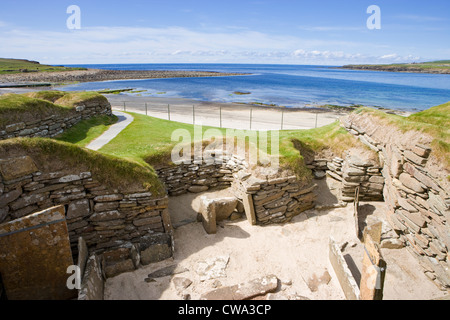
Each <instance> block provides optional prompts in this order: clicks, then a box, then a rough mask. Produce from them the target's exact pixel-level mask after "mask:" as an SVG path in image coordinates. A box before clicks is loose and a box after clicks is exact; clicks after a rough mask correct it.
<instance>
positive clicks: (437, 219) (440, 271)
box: [343, 114, 450, 288]
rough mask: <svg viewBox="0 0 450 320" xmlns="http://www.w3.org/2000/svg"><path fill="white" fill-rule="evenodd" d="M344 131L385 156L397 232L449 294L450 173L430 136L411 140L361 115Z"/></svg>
mask: <svg viewBox="0 0 450 320" xmlns="http://www.w3.org/2000/svg"><path fill="white" fill-rule="evenodd" d="M343 125H344V126H345V128H347V130H348V131H349V132H350V133H352V134H354V135H355V136H356V137H357V138H358V139H360V140H361V141H362V142H363V143H365V144H366V145H367V146H369V147H370V148H371V149H372V150H374V151H376V152H377V153H378V155H379V158H380V163H381V167H382V174H383V178H384V180H385V187H384V189H383V195H384V199H385V201H386V203H387V204H388V206H389V212H388V216H387V218H388V221H389V222H390V224H391V226H392V227H393V228H394V229H395V231H396V232H397V233H398V234H399V236H400V239H401V240H402V241H403V242H404V243H406V244H407V247H408V249H409V250H410V252H411V253H412V254H413V255H414V256H415V257H416V258H417V259H418V260H419V261H420V263H421V265H422V267H423V268H424V272H425V274H426V275H427V276H428V277H429V278H430V279H431V280H434V281H435V283H436V284H437V285H438V286H440V287H441V288H449V287H450V271H449V268H450V255H449V248H450V225H449V219H450V210H449V205H450V195H449V190H450V189H449V181H448V178H447V177H448V175H449V172H448V168H442V167H440V166H439V161H437V160H436V159H435V158H433V151H432V148H431V146H430V142H431V139H430V138H428V137H427V136H426V135H425V134H420V135H416V136H414V135H412V134H409V135H410V136H406V134H403V133H401V132H400V131H399V130H395V128H392V127H386V125H384V124H382V123H381V122H380V121H377V119H376V118H375V117H364V115H359V114H351V115H350V116H349V117H348V118H347V119H345V120H344V121H343Z"/></svg>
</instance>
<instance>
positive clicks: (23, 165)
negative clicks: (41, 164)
mask: <svg viewBox="0 0 450 320" xmlns="http://www.w3.org/2000/svg"><path fill="white" fill-rule="evenodd" d="M36 171H38V170H37V168H36V164H35V163H34V161H33V159H31V158H30V157H29V156H23V157H18V158H11V159H4V160H0V173H1V175H2V177H3V180H6V181H8V180H14V179H17V178H20V177H23V176H26V175H29V174H31V173H33V172H36Z"/></svg>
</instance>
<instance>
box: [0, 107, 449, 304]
mask: <svg viewBox="0 0 450 320" xmlns="http://www.w3.org/2000/svg"><path fill="white" fill-rule="evenodd" d="M47 121H48V120H47ZM25 125H26V126H28V125H31V124H25ZM343 125H344V127H345V128H347V129H348V130H349V132H350V133H352V134H354V135H355V136H356V137H357V138H358V139H359V140H361V141H362V142H363V143H365V144H366V145H367V146H368V147H370V148H371V149H372V150H373V151H374V152H376V154H377V155H378V159H376V160H373V159H364V158H363V159H360V158H359V157H355V156H354V155H349V156H347V157H344V158H339V157H331V158H329V159H315V158H314V157H313V158H311V159H309V161H307V166H308V168H309V169H311V170H312V172H313V174H314V176H315V178H316V179H322V178H324V177H325V176H328V177H329V178H331V179H333V180H334V181H336V183H337V184H338V185H339V195H338V197H339V204H338V205H339V206H344V205H345V204H346V203H351V202H353V203H355V220H356V223H357V221H358V202H359V200H361V201H386V203H387V205H388V207H389V212H387V220H388V222H389V224H390V227H391V228H392V229H393V230H394V231H395V233H394V235H393V236H392V237H391V238H389V239H386V238H385V239H384V241H385V242H384V244H386V243H389V244H390V245H392V244H393V243H396V244H397V245H399V246H406V247H407V248H408V250H410V251H411V253H412V254H413V255H414V256H415V257H416V258H417V259H418V260H419V262H420V264H421V266H422V267H423V269H424V273H425V274H426V275H427V276H428V277H429V278H430V279H431V280H432V281H434V282H435V283H436V284H437V285H438V286H439V287H441V288H443V289H445V288H449V287H450V276H449V274H450V273H449V253H448V252H449V251H448V248H449V246H450V229H449V225H448V219H449V212H450V211H449V200H450V198H449V194H448V182H447V181H446V180H445V178H444V179H442V176H445V175H446V173H445V171H443V172H437V171H436V170H435V169H434V167H431V166H428V161H429V158H430V155H431V154H432V150H431V147H430V145H429V143H428V144H426V143H425V144H424V143H423V142H419V141H414V140H408V141H407V143H406V146H405V145H402V144H400V143H398V142H395V141H391V140H389V139H386V135H385V134H384V133H383V129H382V128H380V126H379V124H377V123H371V122H370V121H369V120H367V119H365V118H363V117H360V116H358V115H356V114H355V115H353V114H352V115H351V116H350V117H349V118H347V119H346V120H344V121H343ZM22 127H23V125H21V126H20V128H22ZM40 127H43V126H40ZM60 127H61V128H63V127H68V126H60ZM25 129H26V128H25ZM8 130H9V132H12V131H11V130H12V127H9V129H8ZM21 130H24V128H22V129H21ZM60 130H61V129H60ZM2 134H4V133H2ZM34 134H35V133H34ZM19 135H20V134H19ZM38 135H39V134H38ZM218 160H220V161H217V163H211V162H203V161H201V162H193V164H190V165H186V164H181V165H172V166H167V167H161V168H157V170H156V172H157V174H158V176H159V178H160V180H161V181H162V182H163V183H164V185H165V186H166V194H163V195H156V194H152V193H151V192H148V191H147V190H133V192H125V191H120V190H118V189H111V188H110V187H107V186H105V185H104V184H102V182H101V181H99V180H98V179H96V177H95V176H94V175H93V174H92V172H90V171H89V170H84V171H80V172H78V171H77V172H75V171H74V170H71V169H70V168H67V169H66V170H56V171H48V170H43V169H42V168H39V167H38V166H37V165H36V163H35V161H34V160H33V158H32V157H30V156H29V155H26V154H23V155H21V156H17V157H10V156H8V155H1V156H0V272H1V275H2V277H1V281H0V289H2V290H5V291H6V293H7V295H8V298H17V299H27V298H50V299H80V300H94V299H102V298H103V286H104V281H105V279H107V278H108V277H114V276H117V275H119V274H121V273H124V272H130V271H133V270H136V269H137V268H140V266H142V265H148V264H151V263H155V262H159V261H163V260H166V259H168V258H170V257H171V256H172V255H173V252H174V250H175V249H176V246H175V244H174V242H173V238H172V234H173V227H172V224H171V221H170V214H169V209H168V204H169V201H170V197H172V196H178V195H182V194H185V193H199V194H200V193H202V192H205V191H209V190H215V189H224V188H230V190H231V191H232V193H233V194H234V197H231V198H222V199H209V198H206V197H205V198H202V208H201V209H200V210H199V212H198V214H199V216H198V221H200V222H202V223H203V226H204V228H205V232H207V233H209V234H214V233H215V232H216V226H217V222H218V221H221V220H224V219H234V218H240V217H245V218H246V219H247V220H248V222H249V223H250V224H252V225H261V226H262V225H267V224H274V223H275V224H279V223H287V222H289V221H291V220H292V219H293V217H295V216H297V215H299V214H301V213H302V212H304V211H306V210H308V209H311V208H315V207H316V198H317V194H316V193H317V185H315V184H314V183H305V182H303V181H301V180H299V179H298V178H297V177H296V176H294V175H287V176H282V177H274V178H271V177H267V176H262V177H261V175H257V174H255V173H254V172H253V171H252V170H250V169H249V166H248V164H247V163H246V161H245V159H243V158H240V157H238V156H236V155H234V154H224V155H222V156H221V158H220V159H218ZM445 177H446V176H445ZM356 229H358V227H357V228H356ZM374 229H376V227H375V226H373V225H369V226H367V230H359V231H358V230H357V231H356V232H357V235H358V237H360V238H361V237H362V240H363V241H367V245H368V246H369V247H370V248H373V250H372V251H371V254H372V256H371V259H372V260H373V259H377V261H378V262H379V263H382V262H383V260H382V257H381V256H377V252H379V247H380V246H383V245H384V244H383V238H382V237H380V235H379V230H377V231H376V232H372V231H371V230H374ZM50 235H53V236H50ZM366 239H369V240H366ZM44 240H45V241H44ZM45 243H52V248H53V249H54V250H56V251H52V250H47V249H45V248H46V247H45ZM365 243H366V242H365ZM372 243H373V245H372ZM12 244H13V245H12ZM26 247H27V248H32V250H31V251H26V250H24V248H26ZM22 251H23V253H24V254H28V255H29V256H28V258H27V259H29V260H28V261H29V263H28V265H21V266H16V265H15V264H14V263H15V262H17V261H18V259H16V257H17V256H16V254H18V253H19V252H22ZM30 252H39V254H37V255H33V254H30ZM41 253H45V254H41ZM341 254H342V253H341V252H340V249H339V247H338V246H337V244H336V243H335V242H334V240H332V239H331V240H330V261H332V263H333V265H334V266H336V267H335V271H336V273H337V274H338V277H339V278H340V279H339V280H340V283H341V286H342V288H343V290H344V292H346V297H347V298H348V299H360V298H361V295H366V296H370V297H371V299H375V298H377V297H378V298H379V297H380V292H370V293H367V292H364V293H362V291H360V290H363V289H364V288H361V289H360V288H356V287H355V282H354V281H352V279H351V275H350V274H349V270H348V268H346V266H345V261H343V259H342V257H341ZM56 257H58V259H60V258H62V257H64V259H60V261H59V262H58V263H56V260H57V259H56ZM75 262H76V263H75ZM74 264H77V266H78V268H79V269H80V270H81V275H82V277H81V279H82V281H81V289H80V290H78V291H75V293H74V291H67V288H66V282H65V280H67V276H68V274H67V272H66V270H67V267H68V266H70V265H74ZM31 266H32V267H33V268H34V269H36V267H37V266H39V267H40V269H39V268H37V269H36V270H40V272H41V274H53V275H58V276H59V277H58V276H55V277H54V278H52V279H51V280H49V279H50V278H49V277H47V278H45V277H44V278H41V279H38V277H36V275H35V274H34V273H33V272H32V270H31V269H33V268H31V269H30V267H31ZM13 267H14V268H16V269H17V270H20V274H21V275H22V277H23V279H26V280H27V281H31V282H32V283H34V284H35V287H34V290H25V291H23V290H22V291H21V290H11V288H12V287H11V286H13V288H21V287H23V283H21V282H20V281H18V278H17V277H10V274H12V269H11V268H13ZM25 275H26V276H25ZM339 275H341V276H339ZM63 279H64V283H63V285H61V283H62V281H63ZM52 284H53V287H51V288H49V289H48V290H47V291H46V294H45V295H44V294H43V291H42V290H41V289H42V288H43V287H46V286H51V285H52ZM38 291H39V293H37V292H38ZM366 291H367V290H366ZM0 292H1V290H0ZM214 294H215V293H211V295H212V296H214ZM381 295H382V294H381ZM208 297H209V296H205V298H208Z"/></svg>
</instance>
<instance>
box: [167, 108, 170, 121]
mask: <svg viewBox="0 0 450 320" xmlns="http://www.w3.org/2000/svg"><path fill="white" fill-rule="evenodd" d="M167 114H168V116H169V121H170V104H168V105H167Z"/></svg>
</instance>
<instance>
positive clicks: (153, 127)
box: [100, 113, 226, 165]
mask: <svg viewBox="0 0 450 320" xmlns="http://www.w3.org/2000/svg"><path fill="white" fill-rule="evenodd" d="M130 114H131V115H132V116H133V117H134V121H133V123H131V124H130V125H129V126H128V127H127V128H125V129H124V130H123V131H122V132H121V133H120V134H119V135H118V136H117V137H116V138H114V139H113V140H112V141H111V142H110V143H109V144H107V145H106V146H104V147H103V148H102V149H100V151H101V152H103V153H106V154H110V155H114V156H117V157H120V158H125V159H128V160H132V161H135V162H137V163H141V164H144V163H151V164H152V165H158V164H166V163H169V159H170V153H171V150H172V148H173V147H174V146H175V145H176V144H178V143H177V142H172V132H173V131H175V130H177V129H185V130H187V131H188V132H189V133H190V134H191V136H194V126H193V125H189V124H183V123H178V122H173V121H168V120H162V119H157V118H152V117H148V116H145V115H140V114H136V113H130ZM208 129H211V127H203V132H205V131H206V130H208ZM219 130H221V132H222V133H223V134H224V135H225V133H226V130H225V129H219Z"/></svg>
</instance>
